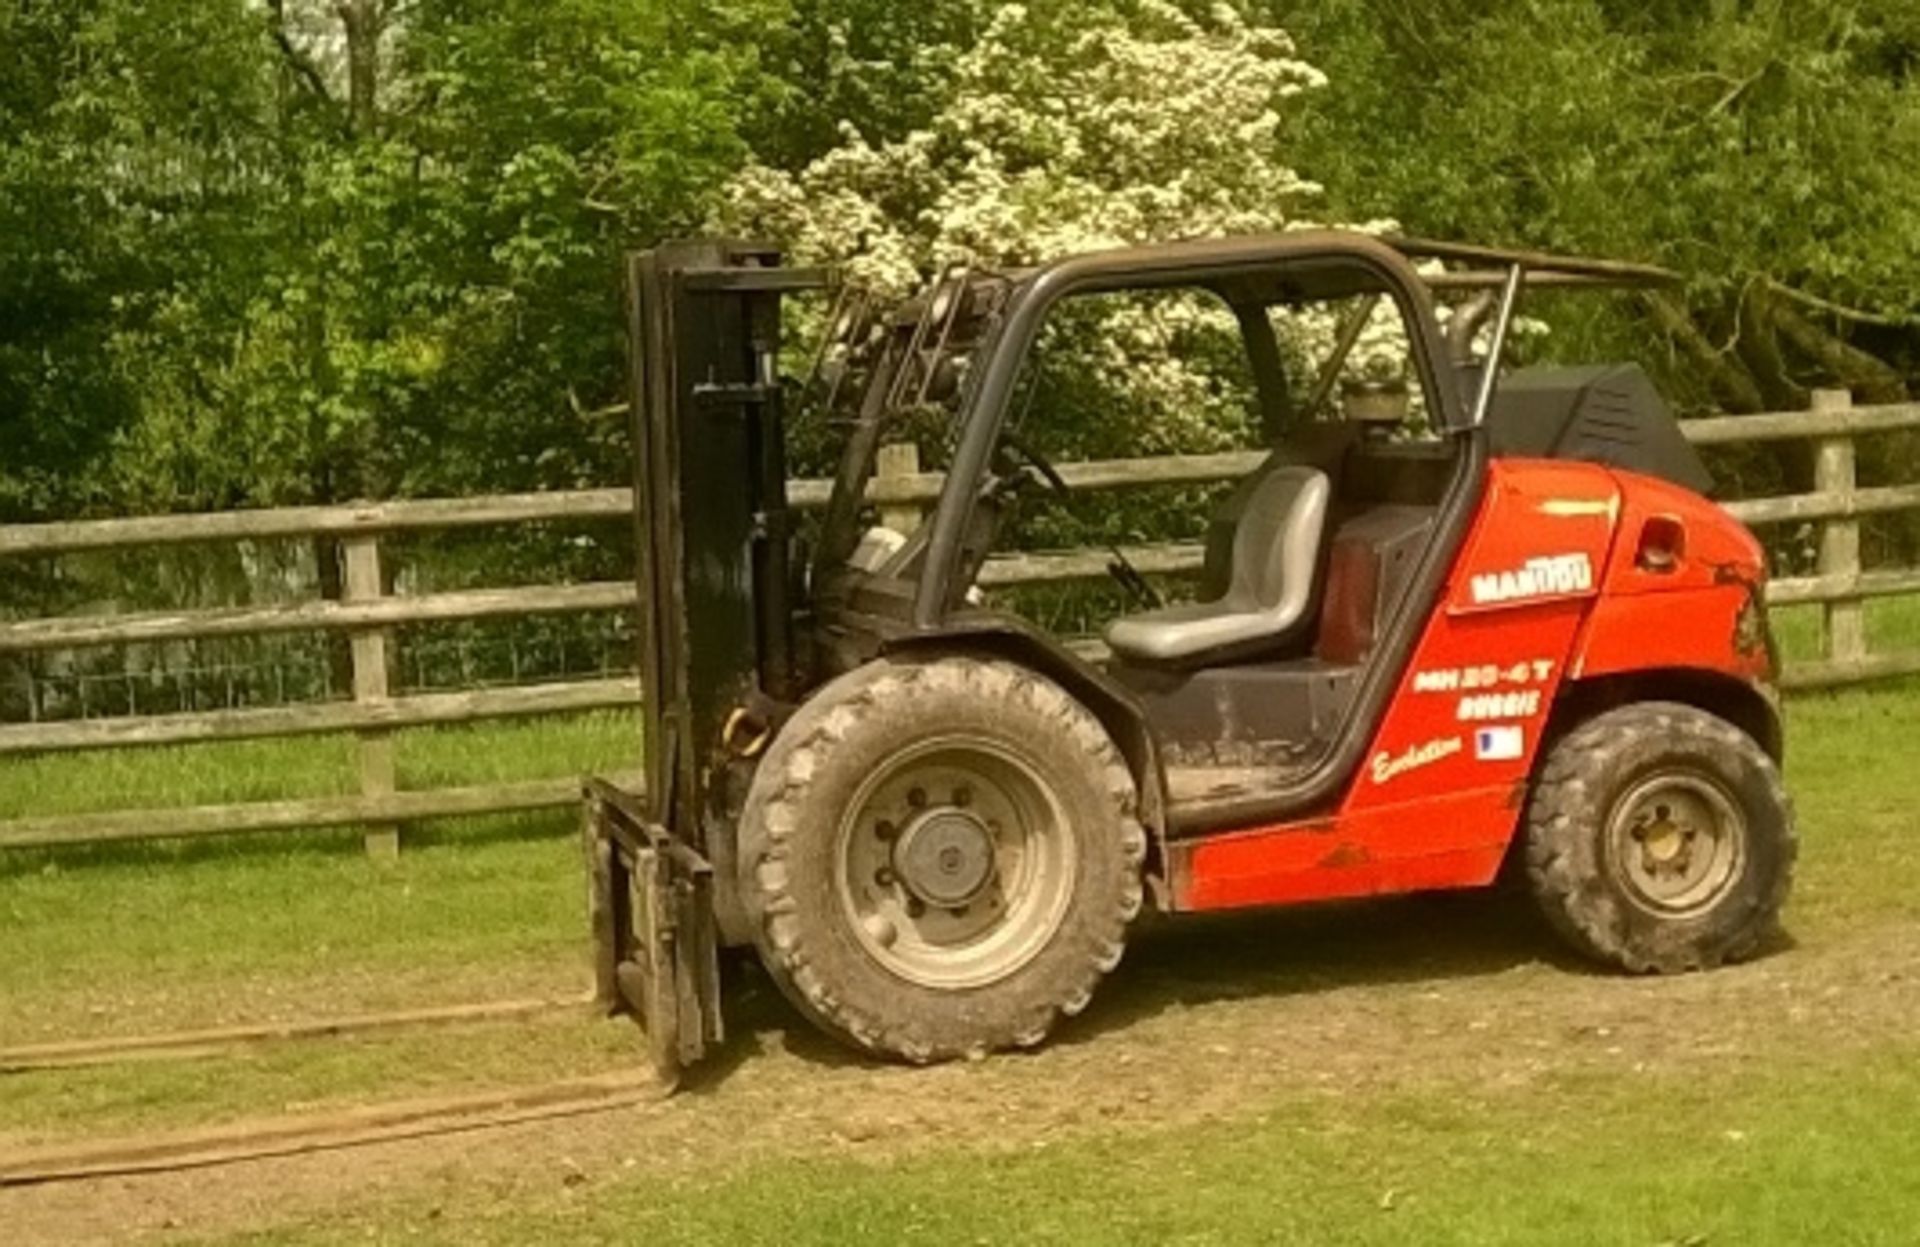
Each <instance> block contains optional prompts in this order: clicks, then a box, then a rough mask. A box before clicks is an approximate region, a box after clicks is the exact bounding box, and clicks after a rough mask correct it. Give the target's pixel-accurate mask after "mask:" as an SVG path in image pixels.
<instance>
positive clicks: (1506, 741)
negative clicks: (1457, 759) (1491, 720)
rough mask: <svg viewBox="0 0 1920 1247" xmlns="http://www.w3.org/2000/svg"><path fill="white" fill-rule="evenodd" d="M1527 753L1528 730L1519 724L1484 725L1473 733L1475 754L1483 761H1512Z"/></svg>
mask: <svg viewBox="0 0 1920 1247" xmlns="http://www.w3.org/2000/svg"><path fill="white" fill-rule="evenodd" d="M1526 754H1527V736H1526V732H1525V731H1524V730H1523V729H1522V728H1521V727H1520V726H1519V725H1518V724H1515V723H1506V724H1502V725H1500V726H1498V727H1483V728H1481V729H1480V730H1479V731H1477V732H1475V733H1474V734H1473V756H1474V757H1476V758H1478V759H1479V760H1480V761H1482V762H1511V761H1513V760H1514V759H1516V758H1523V757H1525V756H1526Z"/></svg>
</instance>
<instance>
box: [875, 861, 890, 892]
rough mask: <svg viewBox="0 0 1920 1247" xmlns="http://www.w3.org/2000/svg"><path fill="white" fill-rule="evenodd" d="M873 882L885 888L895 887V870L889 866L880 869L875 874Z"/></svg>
mask: <svg viewBox="0 0 1920 1247" xmlns="http://www.w3.org/2000/svg"><path fill="white" fill-rule="evenodd" d="M873 881H874V882H875V883H877V884H879V885H880V886H881V887H883V888H890V887H892V886H893V869H892V868H891V867H889V866H882V867H881V868H880V869H878V870H876V871H874V872H873Z"/></svg>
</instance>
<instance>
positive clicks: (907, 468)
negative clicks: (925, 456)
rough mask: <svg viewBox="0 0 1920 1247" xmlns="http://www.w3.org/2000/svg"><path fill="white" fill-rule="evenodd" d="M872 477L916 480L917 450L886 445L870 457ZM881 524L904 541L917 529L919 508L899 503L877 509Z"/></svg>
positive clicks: (908, 444) (910, 446)
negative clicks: (911, 477) (871, 458)
mask: <svg viewBox="0 0 1920 1247" xmlns="http://www.w3.org/2000/svg"><path fill="white" fill-rule="evenodd" d="M873 473H874V475H875V476H880V477H895V476H918V475H919V474H920V447H919V446H918V445H917V444H916V443H913V442H889V443H887V444H886V445H884V446H882V447H881V448H880V449H879V451H878V452H876V453H875V455H874V457H873ZM880 522H881V523H882V524H884V525H886V526H887V527H888V528H891V529H892V530H893V531H894V532H896V533H899V534H900V535H901V536H903V537H908V536H912V535H913V530H914V529H916V528H918V527H920V505H919V504H918V503H914V502H900V503H894V504H892V505H889V506H883V507H881V508H880Z"/></svg>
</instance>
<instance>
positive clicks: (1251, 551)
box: [1107, 466, 1332, 662]
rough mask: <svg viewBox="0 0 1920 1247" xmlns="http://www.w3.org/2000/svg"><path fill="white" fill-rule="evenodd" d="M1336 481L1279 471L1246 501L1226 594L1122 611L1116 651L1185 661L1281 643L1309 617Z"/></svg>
mask: <svg viewBox="0 0 1920 1247" xmlns="http://www.w3.org/2000/svg"><path fill="white" fill-rule="evenodd" d="M1331 493H1332V486H1331V484H1330V482H1329V481H1328V479H1327V474H1326V473H1324V472H1321V471H1319V470H1318V469H1315V468H1307V467H1298V466H1291V467H1282V468H1276V469H1274V470H1273V471H1272V472H1270V473H1268V474H1267V475H1266V477H1265V478H1263V479H1262V480H1261V481H1260V483H1259V485H1258V486H1257V487H1256V488H1255V490H1254V492H1253V495H1252V497H1251V498H1249V499H1248V502H1247V507H1246V510H1245V511H1243V512H1242V513H1241V516H1240V522H1239V524H1238V525H1237V526H1236V527H1235V529H1234V534H1233V575H1232V580H1231V583H1230V584H1229V585H1228V588H1227V591H1226V592H1225V593H1224V594H1222V595H1221V596H1220V597H1218V598H1215V599H1214V600H1212V601H1209V602H1191V603H1184V604H1182V605H1179V606H1168V607H1163V608H1162V609H1160V610H1153V611H1143V612H1141V613H1139V614H1136V615H1124V616H1122V617H1121V618H1119V619H1116V620H1114V621H1113V622H1112V623H1111V624H1109V625H1108V626H1107V644H1108V646H1110V647H1111V648H1112V650H1113V652H1114V653H1116V654H1118V655H1121V656H1122V657H1125V658H1132V659H1137V660H1140V661H1143V662H1186V661H1190V660H1192V659H1195V658H1198V657H1201V656H1203V655H1207V654H1212V653H1215V652H1217V651H1220V650H1224V649H1233V648H1240V647H1244V646H1248V645H1253V644H1258V643H1263V642H1276V643H1277V642H1278V641H1280V640H1282V639H1284V638H1285V637H1286V636H1287V635H1288V634H1289V633H1290V632H1292V631H1293V630H1295V629H1296V628H1298V627H1299V626H1300V625H1301V624H1302V623H1304V622H1305V621H1306V620H1307V618H1308V612H1307V606H1308V604H1309V603H1310V602H1311V601H1312V600H1313V582H1314V575H1315V573H1316V571H1317V568H1318V564H1319V561H1320V540H1321V535H1322V533H1323V532H1324V530H1325V528H1326V519H1327V502H1328V498H1329V495H1330V494H1331Z"/></svg>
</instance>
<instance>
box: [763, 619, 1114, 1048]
mask: <svg viewBox="0 0 1920 1247" xmlns="http://www.w3.org/2000/svg"><path fill="white" fill-rule="evenodd" d="M1145 850H1146V837H1145V834H1144V832H1143V831H1142V830H1141V828H1140V825H1139V823H1138V821H1137V820H1136V818H1135V817H1134V788H1133V782H1132V779H1131V776H1130V775H1129V774H1128V771H1127V769H1126V766H1125V764H1124V763H1123V762H1122V761H1121V759H1120V757H1119V754H1118V753H1117V752H1116V751H1115V749H1114V747H1113V744H1112V742H1111V741H1110V740H1109V739H1108V737H1107V735H1106V732H1105V731H1104V730H1103V729H1102V728H1101V726H1100V724H1099V723H1098V721H1097V720H1095V719H1094V718H1093V717H1092V716H1091V715H1090V714H1089V713H1088V712H1087V711H1086V709H1085V708H1084V707H1082V706H1081V705H1080V704H1079V703H1078V702H1076V701H1075V700H1074V699H1073V698H1072V697H1070V696H1069V695H1068V694H1067V693H1066V692H1065V691H1063V690H1062V689H1060V688H1059V687H1058V686H1057V685H1055V684H1053V683H1052V682H1051V681H1049V680H1047V679H1045V678H1043V677H1041V676H1039V675H1037V674H1035V673H1034V672H1032V671H1029V670H1027V669H1025V668H1022V667H1019V666H1016V665H1013V664H1009V663H1003V662H996V661H989V660H983V659H975V658H969V657H957V656H956V657H943V658H937V659H930V660H926V661H881V662H875V663H870V664H868V665H867V666H864V667H861V668H859V669H857V670H855V671H853V672H850V673H849V674H847V675H845V676H842V677H841V678H840V679H838V680H836V681H834V682H832V683H831V684H829V685H827V686H826V687H825V688H823V689H821V690H820V691H819V692H818V693H817V694H815V695H814V697H813V698H811V699H810V700H809V701H808V702H807V703H806V705H804V706H803V707H802V708H801V710H800V711H799V713H798V714H796V715H795V716H794V718H793V720H792V721H790V722H789V723H788V724H787V725H786V726H785V728H784V729H783V730H782V731H781V733H780V736H779V738H778V739H777V740H776V741H775V742H774V745H773V747H772V748H771V749H770V750H769V751H768V754H767V756H766V758H765V759H763V760H762V762H761V765H760V767H759V769H758V771H757V772H756V773H755V777H754V781H753V785H752V788H751V791H750V792H749V795H748V799H747V804H746V808H745V809H744V811H743V814H742V819H741V854H740V869H741V880H740V882H741V894H742V895H743V896H744V897H745V898H746V900H747V904H748V907H749V909H750V911H751V912H752V913H753V915H754V917H755V922H754V927H755V938H756V942H757V943H758V945H759V948H760V953H761V957H762V959H763V960H764V961H765V962H766V964H767V967H768V969H769V970H770V972H771V973H772V974H773V976H774V978H775V979H776V980H777V981H778V982H779V983H780V984H781V986H782V988H783V989H784V990H785V991H786V993H787V994H788V996H789V997H791V998H792V999H793V1000H794V1002H795V1003H796V1004H798V1005H799V1006H800V1008H801V1009H802V1010H803V1011H804V1012H806V1013H807V1014H808V1015H809V1016H811V1017H812V1018H813V1019H814V1020H815V1021H816V1022H818V1023H820V1024H821V1025H822V1026H823V1027H825V1028H826V1029H827V1030H829V1031H831V1032H833V1033H835V1034H838V1035H840V1036H841V1037H843V1038H846V1039H849V1040H851V1041H852V1042H854V1043H855V1044H857V1045H859V1046H860V1047H863V1048H865V1049H867V1050H869V1051H872V1052H876V1053H881V1054H884V1055H889V1056H896V1057H903V1058H905V1059H908V1060H912V1061H932V1060H939V1059H943V1058H948V1057H954V1056H960V1055H965V1054H971V1053H976V1052H984V1051H987V1050H990V1049H994V1048H1005V1047H1012V1046H1024V1045H1031V1044H1035V1043H1038V1042H1039V1041H1040V1040H1041V1039H1042V1038H1043V1037H1044V1036H1045V1035H1046V1033H1047V1032H1048V1030H1049V1029H1051V1027H1052V1026H1053V1024H1054V1023H1055V1022H1056V1021H1057V1020H1058V1018H1059V1017H1060V1016H1061V1015H1063V1014H1071V1013H1076V1012H1078V1011H1079V1010H1080V1009H1082V1008H1084V1007H1085V1005H1086V1003H1087V1001H1088V1000H1089V999H1090V997H1091V995H1092V992H1093V988H1094V985H1095V984H1096V983H1097V982H1098V980H1099V979H1100V977H1101V976H1102V975H1103V974H1105V973H1106V972H1107V971H1108V970H1111V969H1112V968H1113V967H1114V965H1115V964H1117V963H1118V962H1119V960H1120V954H1121V948H1122V941H1123V939H1124V937H1125V931H1126V926H1127V923H1128V922H1129V921H1130V920H1131V919H1132V918H1133V916H1134V915H1135V914H1136V913H1137V912H1138V911H1139V908H1140V903H1141V875H1140V872H1141V863H1142V859H1143V858H1144V856H1145Z"/></svg>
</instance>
